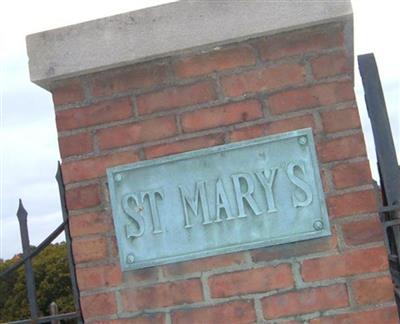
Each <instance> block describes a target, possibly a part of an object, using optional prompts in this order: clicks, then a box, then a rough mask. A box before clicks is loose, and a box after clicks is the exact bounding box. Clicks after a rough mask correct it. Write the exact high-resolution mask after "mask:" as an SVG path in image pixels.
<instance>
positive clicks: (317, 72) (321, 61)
mask: <svg viewBox="0 0 400 324" xmlns="http://www.w3.org/2000/svg"><path fill="white" fill-rule="evenodd" d="M311 67H312V72H313V75H314V78H315V79H317V80H318V79H322V78H326V77H331V76H336V75H340V74H345V73H351V63H350V57H347V56H346V53H345V52H340V53H333V54H327V55H322V56H319V57H317V58H315V59H313V60H311Z"/></svg>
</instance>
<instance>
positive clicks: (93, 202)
mask: <svg viewBox="0 0 400 324" xmlns="http://www.w3.org/2000/svg"><path fill="white" fill-rule="evenodd" d="M66 201H67V207H68V209H69V210H75V209H82V208H89V207H95V206H97V205H99V204H100V202H101V201H100V189H99V185H97V184H93V185H88V186H84V187H77V188H73V189H68V190H67V192H66Z"/></svg>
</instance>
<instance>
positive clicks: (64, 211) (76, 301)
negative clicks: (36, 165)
mask: <svg viewBox="0 0 400 324" xmlns="http://www.w3.org/2000/svg"><path fill="white" fill-rule="evenodd" d="M56 180H57V182H58V190H59V192H60V201H61V211H62V216H63V220H64V223H65V241H66V242H67V254H68V265H69V273H70V277H71V286H72V293H73V296H74V304H75V309H76V310H80V309H81V307H80V300H79V290H78V285H77V283H76V273H75V262H74V256H73V254H72V246H71V234H70V231H69V224H68V209H67V204H66V200H65V187H64V180H63V176H62V170H61V164H60V162H58V167H57V174H56ZM78 323H83V320H82V317H81V315H80V316H79V318H78Z"/></svg>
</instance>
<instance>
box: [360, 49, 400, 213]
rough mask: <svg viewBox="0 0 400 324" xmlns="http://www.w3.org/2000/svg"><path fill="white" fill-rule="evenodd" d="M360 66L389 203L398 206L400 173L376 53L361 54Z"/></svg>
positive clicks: (399, 199) (399, 201) (381, 173)
mask: <svg viewBox="0 0 400 324" xmlns="http://www.w3.org/2000/svg"><path fill="white" fill-rule="evenodd" d="M358 65H359V68H360V74H361V78H362V82H363V87H364V92H365V102H366V105H367V110H368V115H369V118H370V120H371V126H372V131H373V134H374V142H375V149H376V155H377V158H378V163H379V170H380V175H381V180H382V182H383V184H384V188H385V196H386V198H387V205H388V206H392V205H398V204H400V172H399V167H398V162H397V156H396V149H395V146H394V141H393V136H392V130H391V128H390V123H389V117H388V114H387V111H386V103H385V97H384V95H383V91H382V86H381V82H380V78H379V72H378V67H377V65H376V61H375V57H374V54H365V55H359V56H358Z"/></svg>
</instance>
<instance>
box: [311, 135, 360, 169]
mask: <svg viewBox="0 0 400 324" xmlns="http://www.w3.org/2000/svg"><path fill="white" fill-rule="evenodd" d="M317 150H318V156H319V159H320V161H321V162H332V161H338V160H345V159H350V158H354V157H359V156H365V155H366V154H367V153H366V150H365V144H364V138H363V135H362V134H355V135H350V136H346V137H339V138H335V139H332V140H328V141H325V142H320V143H318V144H317Z"/></svg>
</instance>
